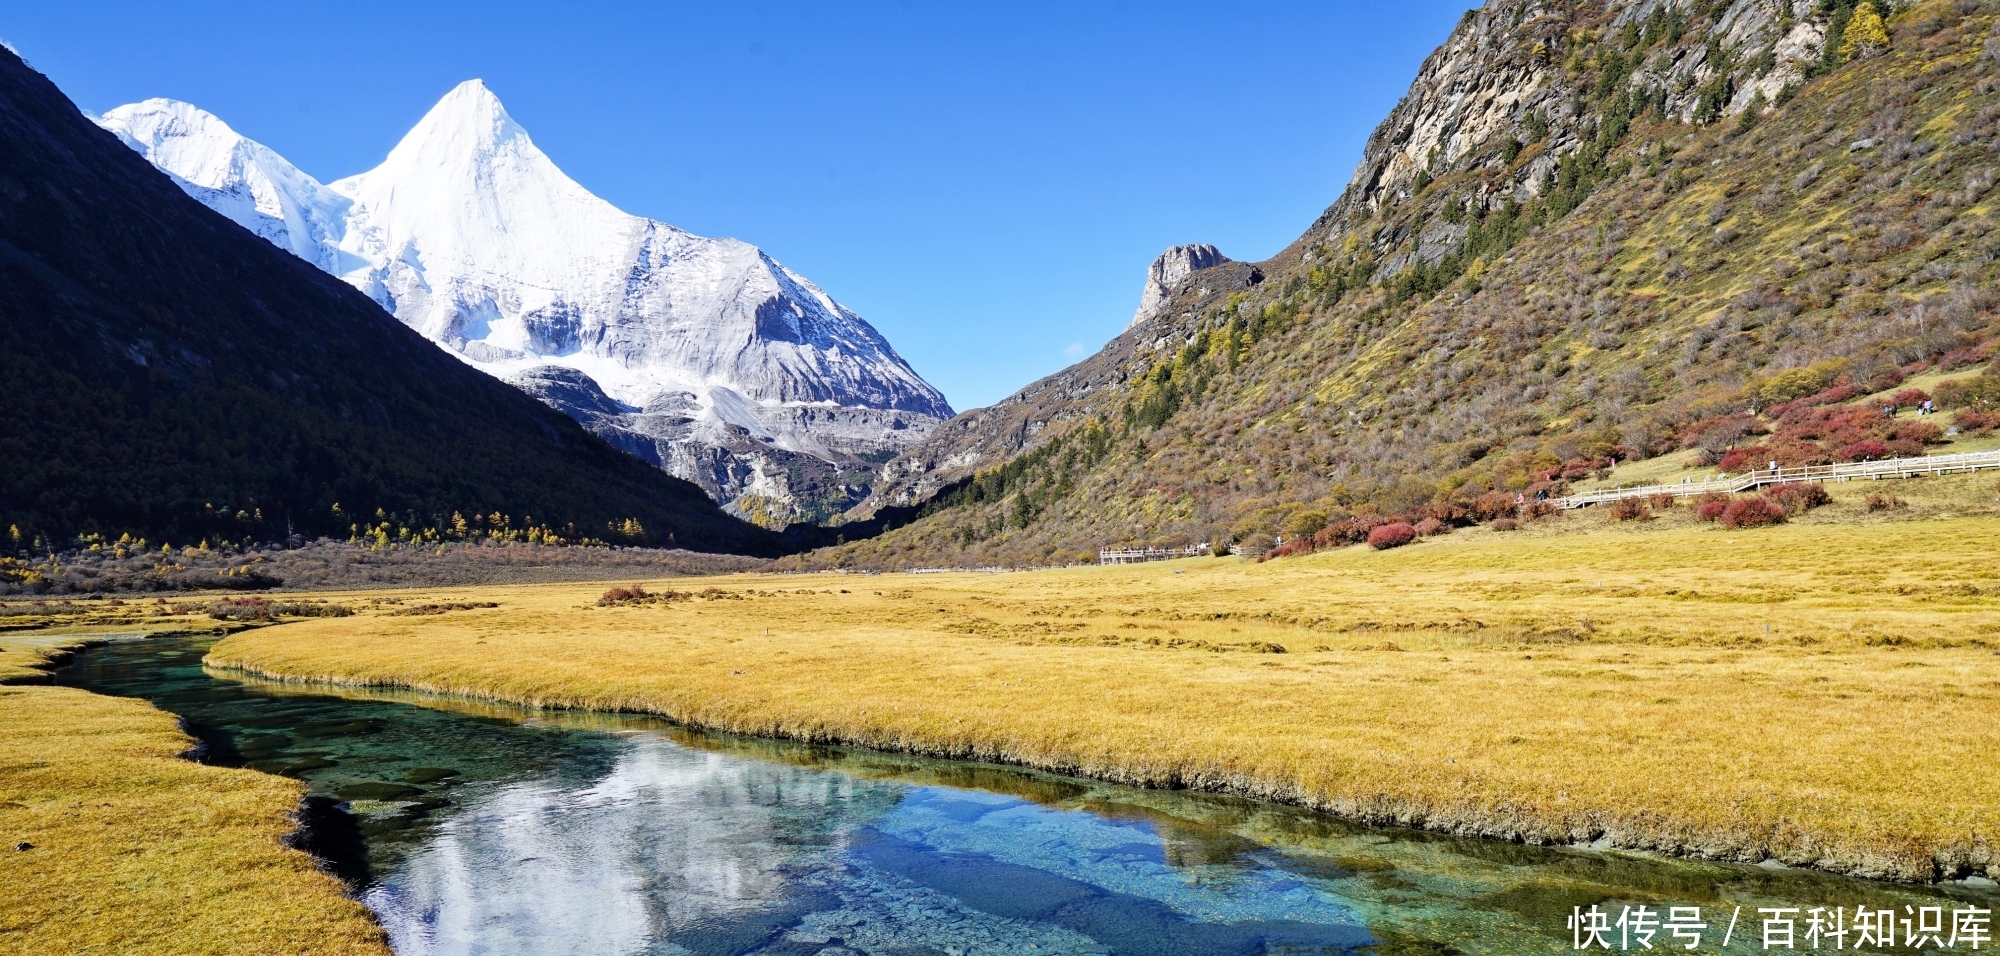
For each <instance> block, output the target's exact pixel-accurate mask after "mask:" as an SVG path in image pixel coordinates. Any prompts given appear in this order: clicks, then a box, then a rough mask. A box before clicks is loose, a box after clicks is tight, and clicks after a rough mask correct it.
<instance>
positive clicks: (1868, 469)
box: [1556, 450, 2000, 509]
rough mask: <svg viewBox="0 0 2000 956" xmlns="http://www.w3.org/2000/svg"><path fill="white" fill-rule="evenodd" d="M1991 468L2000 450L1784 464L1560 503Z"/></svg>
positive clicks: (1728, 491) (1578, 504) (1560, 502)
mask: <svg viewBox="0 0 2000 956" xmlns="http://www.w3.org/2000/svg"><path fill="white" fill-rule="evenodd" d="M1988 468H1995V469H2000V450H1995V451H1975V452H1965V453H1962V454H1957V455H1924V456H1920V457H1916V458H1891V459H1888V460H1886V461H1856V462H1849V463H1846V464H1839V465H1807V466H1805V467H1803V468H1780V469H1778V470H1776V471H1771V470H1769V469H1763V470H1758V471H1751V472H1745V473H1743V474H1740V475H1724V476H1721V477H1717V478H1708V479H1704V480H1702V481H1681V482H1675V483H1673V484H1669V485H1640V486H1636V487H1631V488H1607V489H1604V490H1603V491H1586V492H1584V493H1582V494H1575V495H1570V496H1568V497H1566V498H1558V499H1556V504H1558V505H1560V506H1561V507H1563V508H1565V509H1568V508H1587V507H1589V506H1591V505H1597V504H1605V503H1608V502H1613V501H1621V500H1624V499H1626V498H1650V497H1652V496H1654V495H1672V496H1674V497H1676V498H1683V497H1690V496H1693V495H1700V494H1707V493H1709V492H1715V493H1718V494H1735V493H1737V492H1740V491H1750V490H1752V489H1755V488H1760V487H1763V486H1764V485H1782V484H1786V483H1789V482H1794V481H1854V480H1857V479H1864V478H1865V479H1869V480H1876V481H1879V480H1881V479H1883V478H1921V477H1923V476H1925V475H1949V474H1953V473H1956V472H1963V471H1983V470H1986V469H1988Z"/></svg>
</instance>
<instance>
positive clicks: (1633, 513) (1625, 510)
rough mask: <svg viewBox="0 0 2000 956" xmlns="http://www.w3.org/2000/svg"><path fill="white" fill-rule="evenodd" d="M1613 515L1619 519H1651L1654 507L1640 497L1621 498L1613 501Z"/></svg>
mask: <svg viewBox="0 0 2000 956" xmlns="http://www.w3.org/2000/svg"><path fill="white" fill-rule="evenodd" d="M1611 517H1613V518H1616V519H1618V520H1619V521H1651V520H1653V509H1651V508H1648V507H1646V503H1645V502H1644V501H1642V500H1640V499H1638V498H1620V499H1618V500H1617V501H1614V502H1612V503H1611Z"/></svg>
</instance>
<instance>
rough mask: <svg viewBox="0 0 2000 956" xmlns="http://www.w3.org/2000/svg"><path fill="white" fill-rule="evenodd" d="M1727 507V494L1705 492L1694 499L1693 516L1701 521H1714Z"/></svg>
mask: <svg viewBox="0 0 2000 956" xmlns="http://www.w3.org/2000/svg"><path fill="white" fill-rule="evenodd" d="M1728 507H1729V496H1728V495H1722V494H1716V493H1715V492H1713V491H1710V492H1705V493H1703V494H1701V495H1697V496H1696V497H1695V499H1694V516H1695V517H1697V518H1700V519H1701V520H1703V521H1714V520H1715V519H1717V518H1720V517H1722V512H1723V511H1724V510H1725V509H1727V508H1728Z"/></svg>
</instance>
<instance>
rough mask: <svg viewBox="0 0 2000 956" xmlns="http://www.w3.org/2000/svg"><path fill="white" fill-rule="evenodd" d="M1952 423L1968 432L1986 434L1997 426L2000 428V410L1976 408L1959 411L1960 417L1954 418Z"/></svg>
mask: <svg viewBox="0 0 2000 956" xmlns="http://www.w3.org/2000/svg"><path fill="white" fill-rule="evenodd" d="M1952 424H1953V425H1956V426H1958V430H1959V431H1961V432H1964V433H1966V434H1969V435H1984V434H1986V433H1988V432H1990V431H1992V430H1994V429H1995V428H2000V411H1994V412H1982V411H1977V410H1974V411H1967V412H1959V413H1958V417H1957V418H1954V419H1952Z"/></svg>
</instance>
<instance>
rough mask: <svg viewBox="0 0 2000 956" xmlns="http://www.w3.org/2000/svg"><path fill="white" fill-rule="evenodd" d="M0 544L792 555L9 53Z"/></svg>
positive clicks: (19, 548) (3, 101)
mask: <svg viewBox="0 0 2000 956" xmlns="http://www.w3.org/2000/svg"><path fill="white" fill-rule="evenodd" d="M0 139H4V141H5V142H6V143H7V148H6V149H5V150H0V388H4V392H5V396H6V398H5V405H4V414H0V462H4V467H0V553H18V552H26V551H34V552H39V553H43V554H46V553H47V552H48V551H49V550H62V549H63V548H64V547H65V546H66V545H68V544H69V543H70V542H72V541H73V540H74V539H75V537H76V536H78V535H86V534H94V535H100V536H102V537H103V538H104V539H106V540H107V541H109V540H112V539H116V538H118V537H119V536H120V535H122V534H126V533H130V534H132V535H134V536H138V537H144V538H149V539H151V540H152V541H153V542H154V546H155V547H156V548H157V546H158V545H159V544H160V543H161V542H162V541H163V539H164V540H166V541H171V542H172V543H173V544H176V545H189V544H196V543H198V542H201V541H203V540H204V539H211V540H215V541H218V542H219V541H225V540H226V541H232V542H241V541H244V540H246V539H254V540H258V541H270V540H276V539H282V538H285V537H287V536H288V535H291V534H299V535H304V536H313V535H320V534H324V535H330V536H333V537H336V538H347V537H350V536H356V537H362V536H365V537H369V538H377V537H379V536H383V535H386V536H387V538H388V539H390V540H396V539H399V538H400V539H405V540H407V539H408V538H409V537H410V536H411V534H412V533H416V532H422V531H430V532H432V533H433V535H437V536H445V537H457V538H468V539H469V538H481V539H485V538H496V537H497V538H500V539H503V540H520V539H527V540H536V541H551V540H557V539H560V540H565V541H572V542H574V541H579V540H582V539H585V538H595V539H600V540H608V541H611V542H614V543H633V544H641V543H643V544H657V545H663V546H665V545H679V546H682V547H689V548H697V549H703V550H711V551H717V550H729V551H767V552H768V551H771V550H775V548H776V547H777V539H776V537H775V536H773V535H771V534H769V533H767V532H764V531H762V530H760V529H757V528H753V527H751V526H749V525H748V524H745V523H743V522H740V521H737V520H735V519H733V518H730V517H729V516H727V515H725V514H723V513H722V512H721V510H720V509H718V508H717V507H716V506H715V504H714V503H713V502H711V501H710V500H709V499H708V498H707V496H706V495H704V494H702V493H701V491H700V489H698V488H696V487H695V486H693V485H691V484H688V483H686V482H683V481H680V480H678V479H674V478H670V477H668V476H666V475H665V474H663V473H661V472H660V471H658V470H657V469H654V468H651V467H649V466H647V465H645V464H644V463H642V462H639V461H638V460H636V459H634V458H632V457H630V456H628V455H625V454H623V453H622V452H619V451H617V450H615V449H613V448H612V447H611V446H609V445H607V444H605V443H604V442H603V441H602V440H600V439H598V438H596V437H594V436H592V435H590V434H588V433H586V432H584V431H583V429H582V428H580V427H579V426H577V425H576V424H575V423H574V422H572V421H570V420H569V419H568V418H566V417H564V416H562V415H561V414H559V413H556V412H554V411H552V410H550V409H548V408H547V407H545V406H543V405H542V404H541V403H540V402H538V401H536V400H535V399H533V398H531V397H529V396H526V395H523V394H521V393H520V392H518V391H517V390H515V389H513V388H511V387H509V386H507V385H504V384H502V383H500V382H498V381H496V380H494V379H492V378H490V377H488V376H486V375H484V374H482V373H480V372H477V371H475V370H473V369H472V368H470V367H468V366H466V365H465V364H464V363H462V362H459V361H457V360H456V359H454V358H452V357H450V356H448V355H446V354H445V353H443V352H442V351H440V350H439V349H438V348H437V347H436V346H434V345H432V344H431V343H429V342H427V341H425V340H424V339H423V338H422V337H421V336H419V335H417V334H416V333H415V332H413V331H411V330H409V329H407V328H405V327H403V326H402V324H401V323H399V322H397V321H396V320H395V319H394V318H393V317H391V316H389V315H388V314H387V313H385V312H383V311H382V310H381V309H380V308H379V307H377V306H376V305H375V304H374V303H373V302H371V301H369V300H368V299H367V297H365V296H363V295H361V294H360V293H359V292H357V291H355V290H354V289H352V288H349V287H348V286H347V285H345V284H344V283H342V282H340V281H339V280H337V279H334V278H333V277H331V276H327V275H325V274H323V273H321V272H319V271H318V270H316V269H314V268H312V267H311V266H309V265H307V264H306V263H304V262H302V261H301V260H299V259H297V258H296V257H294V256H291V255H289V254H287V253H285V252H283V251H280V250H278V249H276V248H275V247H273V246H271V245H270V244H269V243H267V242H264V241H263V240H261V239H259V238H257V237H256V236H254V235H252V234H250V233H249V232H248V231H246V230H244V229H242V228H240V227H238V226H236V225H235V224H233V223H231V222H229V221H228V220H226V219H224V218H222V217H221V216H219V215H217V214H216V213H214V212H211V211H210V210H208V209H207V208H205V207H203V206H202V205H200V204H199V203H197V202H195V201H194V200H192V199H189V198H188V197H187V196H186V195H184V194H182V193H181V191H180V190H179V189H178V188H176V187H175V186H174V185H173V183H172V182H170V181H169V180H168V179H167V177H166V176H165V175H164V174H163V173H161V172H159V171H158V170H156V169H154V168H152V166H151V165H149V164H148V163H147V162H146V161H145V160H144V159H142V158H140V157H139V156H138V155H137V154H135V153H133V152H132V151H131V150H129V149H126V148H125V147H123V146H121V145H120V144H119V143H118V141H117V140H116V139H115V138H114V137H113V136H112V135H111V134H110V133H108V132H105V131H104V130H102V129H99V128H97V127H96V126H95V125H94V124H92V123H91V122H90V121H89V120H87V119H85V118H84V117H83V115H82V114H81V113H80V112H79V111H78V110H77V108H76V105H75V104H73V103H71V102H70V101H69V100H68V99H67V98H66V97H64V96H63V95H62V93H61V92H60V91H58V90H57V89H56V88H55V87H54V86H53V85H52V84H50V83H49V81H48V80H47V78H45V77H43V76H41V75H40V74H38V73H36V72H34V71H33V70H31V69H29V68H28V66H27V65H26V64H25V63H23V62H22V61H21V60H20V58H19V57H17V56H15V55H14V54H13V53H11V52H6V51H0Z"/></svg>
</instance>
